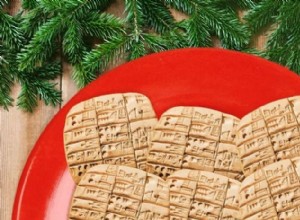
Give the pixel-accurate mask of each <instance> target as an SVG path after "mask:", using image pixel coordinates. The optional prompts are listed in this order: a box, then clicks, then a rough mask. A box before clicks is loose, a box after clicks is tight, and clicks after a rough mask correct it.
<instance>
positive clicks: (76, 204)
mask: <svg viewBox="0 0 300 220" xmlns="http://www.w3.org/2000/svg"><path fill="white" fill-rule="evenodd" d="M69 219H70V220H83V219H84V220H110V219H124V220H125V219H126V220H169V187H168V185H167V183H166V182H165V181H164V180H162V179H161V178H159V177H157V176H155V175H152V174H147V173H146V172H144V171H142V170H139V169H135V168H130V167H125V166H117V165H98V166H96V167H93V168H91V169H90V170H88V171H87V172H86V174H85V175H84V176H83V178H82V179H81V181H80V182H79V184H78V185H77V187H76V189H75V192H74V195H73V199H72V203H71V208H70V212H69Z"/></svg>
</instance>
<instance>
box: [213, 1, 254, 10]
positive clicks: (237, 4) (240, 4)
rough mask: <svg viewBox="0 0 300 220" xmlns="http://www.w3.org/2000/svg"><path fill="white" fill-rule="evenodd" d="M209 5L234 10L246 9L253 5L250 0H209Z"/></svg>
mask: <svg viewBox="0 0 300 220" xmlns="http://www.w3.org/2000/svg"><path fill="white" fill-rule="evenodd" d="M208 2H210V3H211V5H214V6H215V7H218V8H225V7H226V8H227V9H232V10H234V11H236V10H237V9H242V10H247V9H250V8H254V7H255V2H254V1H252V0H210V1H208Z"/></svg>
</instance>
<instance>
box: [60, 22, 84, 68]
mask: <svg viewBox="0 0 300 220" xmlns="http://www.w3.org/2000/svg"><path fill="white" fill-rule="evenodd" d="M65 22H66V23H67V27H68V29H67V31H66V32H65V34H64V36H63V52H64V54H65V55H66V56H67V57H68V60H69V62H70V63H72V64H76V63H78V62H80V61H81V60H82V57H83V53H84V52H85V50H86V49H85V44H84V41H83V36H82V32H83V31H82V29H83V28H82V27H81V24H80V22H79V21H77V20H76V19H72V20H70V21H65Z"/></svg>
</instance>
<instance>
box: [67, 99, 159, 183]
mask: <svg viewBox="0 0 300 220" xmlns="http://www.w3.org/2000/svg"><path fill="white" fill-rule="evenodd" d="M156 123H157V119H156V115H155V112H154V110H153V108H152V105H151V102H150V101H149V99H148V98H147V97H146V96H144V95H141V94H138V93H125V94H112V95H104V96H99V97H95V98H92V99H89V100H86V101H84V102H81V103H79V104H77V105H75V106H74V107H73V108H72V109H71V110H70V111H69V113H68V115H67V117H66V121H65V128H64V145H65V153H66V159H67V162H68V165H69V168H70V171H71V174H72V177H73V179H74V181H75V182H76V183H78V182H79V180H80V179H81V176H82V175H83V174H84V173H85V172H86V170H87V169H88V168H90V167H92V166H95V165H98V164H122V165H127V166H131V167H137V168H139V169H143V170H145V169H146V157H147V151H148V142H149V140H148V136H149V134H150V130H151V129H152V127H153V126H154V125H155V124H156Z"/></svg>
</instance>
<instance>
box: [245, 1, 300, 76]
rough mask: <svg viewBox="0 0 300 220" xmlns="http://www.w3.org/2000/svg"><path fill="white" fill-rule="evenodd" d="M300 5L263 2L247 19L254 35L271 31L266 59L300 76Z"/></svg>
mask: <svg viewBox="0 0 300 220" xmlns="http://www.w3.org/2000/svg"><path fill="white" fill-rule="evenodd" d="M299 11H300V2H299V1H294V0H276V1H272V0H262V1H260V2H259V3H258V5H257V6H256V7H255V8H253V9H252V10H251V11H250V12H249V13H248V15H247V16H246V20H247V22H248V23H247V24H248V25H249V26H250V27H251V29H252V31H253V33H254V34H257V33H259V31H260V30H261V29H263V28H264V29H270V26H271V25H272V28H273V29H274V30H271V31H272V33H271V34H270V35H269V37H268V41H267V45H266V50H265V51H264V54H265V57H266V58H268V59H270V60H272V61H275V62H277V63H280V64H282V65H284V66H287V67H288V68H290V69H291V70H293V71H295V72H296V73H298V74H300V47H299V45H300V26H299V25H298V24H299V23H300V16H299Z"/></svg>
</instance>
